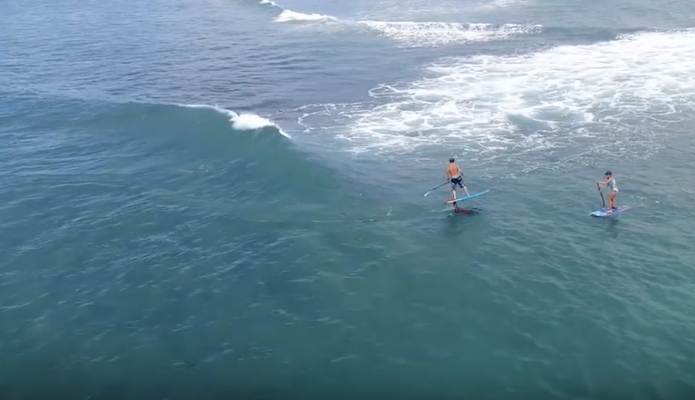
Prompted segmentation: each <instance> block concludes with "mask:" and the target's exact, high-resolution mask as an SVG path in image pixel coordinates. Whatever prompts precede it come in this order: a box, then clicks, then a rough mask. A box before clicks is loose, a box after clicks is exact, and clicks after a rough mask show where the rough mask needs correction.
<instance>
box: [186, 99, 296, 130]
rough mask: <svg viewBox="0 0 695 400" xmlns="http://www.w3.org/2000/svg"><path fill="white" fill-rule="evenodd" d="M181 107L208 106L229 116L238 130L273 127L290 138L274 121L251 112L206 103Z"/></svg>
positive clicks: (233, 126)
mask: <svg viewBox="0 0 695 400" xmlns="http://www.w3.org/2000/svg"><path fill="white" fill-rule="evenodd" d="M179 105H180V106H181V107H187V108H208V109H212V110H215V111H217V112H219V113H220V114H224V115H226V116H228V117H229V122H231V123H232V128H234V129H235V130H238V131H255V130H258V129H263V128H268V127H273V128H275V129H277V130H278V132H279V133H280V134H281V135H282V136H284V137H286V138H288V139H291V136H290V135H289V134H287V133H286V132H285V131H283V130H282V129H281V128H280V127H279V126H277V125H276V124H275V123H274V122H272V121H270V120H269V119H266V118H263V117H261V116H258V115H256V114H251V113H240V114H237V113H235V112H234V111H231V110H227V109H224V108H222V107H218V106H210V105H206V104H179Z"/></svg>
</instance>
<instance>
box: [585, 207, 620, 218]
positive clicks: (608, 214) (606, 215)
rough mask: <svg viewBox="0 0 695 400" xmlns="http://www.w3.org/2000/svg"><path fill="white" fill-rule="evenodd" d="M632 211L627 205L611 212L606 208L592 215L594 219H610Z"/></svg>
mask: <svg viewBox="0 0 695 400" xmlns="http://www.w3.org/2000/svg"><path fill="white" fill-rule="evenodd" d="M629 209H630V206H628V205H627V204H623V205H621V206H618V209H617V210H613V211H610V210H608V209H606V208H602V209H600V210H596V211H594V212H592V213H591V214H590V215H591V216H592V217H598V218H609V217H615V216H617V215H619V214H622V213H623V212H625V211H627V210H629Z"/></svg>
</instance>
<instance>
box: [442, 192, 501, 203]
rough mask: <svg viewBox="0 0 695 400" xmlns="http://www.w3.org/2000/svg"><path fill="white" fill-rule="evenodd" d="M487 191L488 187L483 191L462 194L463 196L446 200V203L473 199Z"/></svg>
mask: <svg viewBox="0 0 695 400" xmlns="http://www.w3.org/2000/svg"><path fill="white" fill-rule="evenodd" d="M489 191H490V189H488V190H486V191H484V192H478V193H473V194H472V195H470V196H463V197H459V198H457V199H453V200H447V201H446V204H452V203H458V202H459V201H466V200H470V199H475V198H476V197H480V196H482V195H484V194H485V193H487V192H489Z"/></svg>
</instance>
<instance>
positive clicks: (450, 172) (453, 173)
mask: <svg viewBox="0 0 695 400" xmlns="http://www.w3.org/2000/svg"><path fill="white" fill-rule="evenodd" d="M455 161H456V160H454V158H453V157H452V158H450V159H449V165H448V166H447V167H446V178H447V179H448V180H449V182H451V195H452V196H453V197H452V199H456V198H457V197H458V196H456V185H458V186H459V187H460V188H462V189H463V191H464V192H466V196H470V194H468V188H466V184H465V183H464V182H463V174H461V168H459V166H458V165H456V162H455ZM454 206H456V203H454Z"/></svg>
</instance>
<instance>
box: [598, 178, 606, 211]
mask: <svg viewBox="0 0 695 400" xmlns="http://www.w3.org/2000/svg"><path fill="white" fill-rule="evenodd" d="M596 187H597V188H598V194H600V195H601V203H603V208H606V200H605V199H604V198H603V192H602V191H601V186H600V185H599V184H598V183H596Z"/></svg>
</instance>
